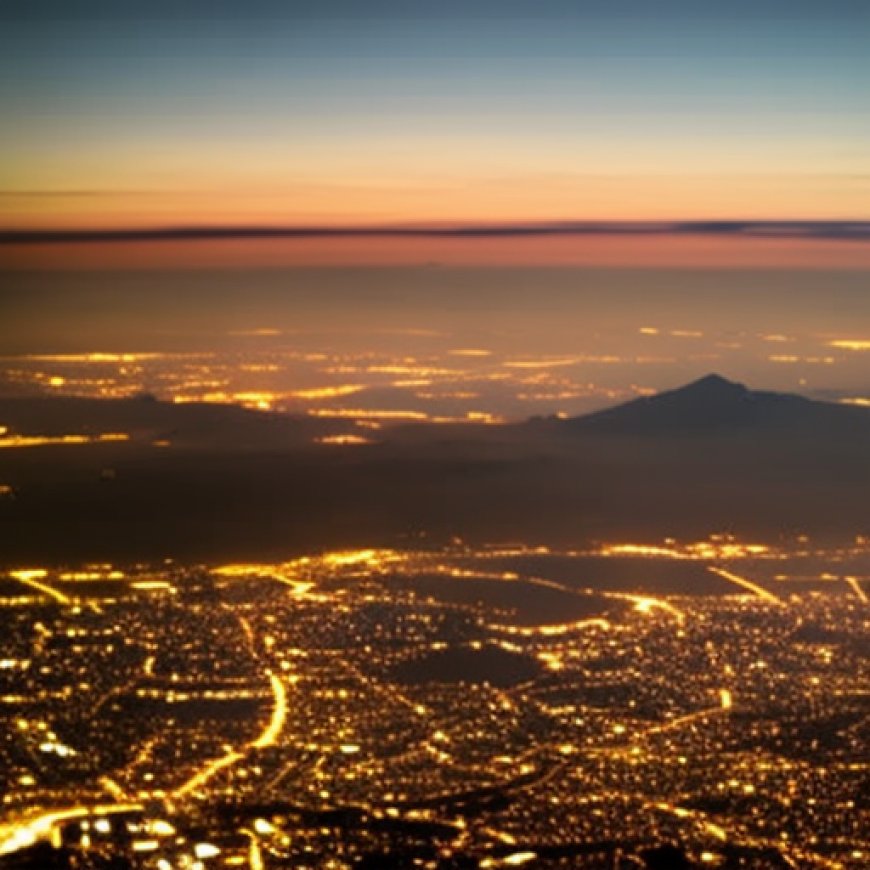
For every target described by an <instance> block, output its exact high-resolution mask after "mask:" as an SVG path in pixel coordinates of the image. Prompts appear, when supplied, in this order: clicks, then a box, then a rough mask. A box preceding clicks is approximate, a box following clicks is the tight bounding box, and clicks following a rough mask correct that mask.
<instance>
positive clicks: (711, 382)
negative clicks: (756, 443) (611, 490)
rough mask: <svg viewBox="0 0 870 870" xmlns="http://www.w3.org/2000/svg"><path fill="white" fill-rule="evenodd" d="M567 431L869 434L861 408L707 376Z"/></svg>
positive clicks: (869, 421) (579, 420)
mask: <svg viewBox="0 0 870 870" xmlns="http://www.w3.org/2000/svg"><path fill="white" fill-rule="evenodd" d="M564 426H565V427H566V428H567V429H568V430H571V431H575V432H578V433H580V432H582V433H589V434H593V433H601V434H612V435H617V434H618V435H638V436H643V435H679V434H701V433H708V434H728V433H729V432H733V431H735V430H744V431H748V430H751V431H753V432H754V433H755V434H758V435H764V434H767V433H770V434H778V435H781V436H786V435H792V436H798V435H802V436H813V435H818V436H820V437H822V436H827V437H831V436H836V437H842V436H845V435H859V434H865V435H867V434H870V414H868V413H867V412H866V411H865V410H864V409H862V408H856V407H852V406H846V405H838V404H833V403H830V402H818V401H814V400H812V399H807V398H804V397H803V396H797V395H793V394H789V393H774V392H766V391H760V390H750V389H749V388H747V387H746V386H744V385H743V384H739V383H736V382H734V381H729V380H727V379H726V378H723V377H722V376H721V375H717V374H710V375H707V376H706V377H703V378H700V379H699V380H697V381H693V382H692V383H690V384H687V385H685V386H683V387H679V388H678V389H675V390H669V391H666V392H662V393H657V394H656V395H654V396H648V397H643V398H640V399H635V400H633V401H631V402H627V403H625V404H623V405H617V406H615V407H613V408H607V409H606V410H604V411H599V412H597V413H593V414H588V415H586V416H583V417H575V418H573V419H571V420H567V421H565V422H564Z"/></svg>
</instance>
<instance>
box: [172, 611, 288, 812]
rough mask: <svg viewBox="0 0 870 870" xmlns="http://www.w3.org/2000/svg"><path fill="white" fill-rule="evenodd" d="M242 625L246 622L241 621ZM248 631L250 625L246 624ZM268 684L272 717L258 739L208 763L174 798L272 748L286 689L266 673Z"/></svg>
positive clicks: (280, 725)
mask: <svg viewBox="0 0 870 870" xmlns="http://www.w3.org/2000/svg"><path fill="white" fill-rule="evenodd" d="M242 622H243V624H244V623H245V622H246V621H245V620H242ZM248 629H250V625H249V624H248ZM268 676H269V682H270V683H271V685H272V695H273V697H274V701H275V703H274V706H273V708H272V715H271V717H270V718H269V722H268V723H267V725H266V727H265V728H264V729H263V731H262V732H261V733H260V735H259V737H257V738H256V739H254V740H252V741H251V742H250V743H248V744H247V746H246V747H245V748H244V749H243V750H239V749H228V750H227V752H226V754H224V755H222V756H220V757H218V758H215V759H213V760H212V761H210V762H209V763H208V764H207V765H206V766H205V767H204V768H202V770H200V771H199V772H198V773H196V774H194V775H193V776H192V777H190V779H188V780H187V781H186V782H184V783H182V785H180V786H179V787H178V788H177V789H175V790H174V791H173V793H172V796H173V797H174V798H183V797H186V796H187V795H189V794H191V793H192V792H195V791H196V790H197V789H199V788H201V787H202V786H203V785H205V784H206V783H207V782H208V781H209V780H210V779H211V778H212V777H213V776H215V774H217V773H220V771H222V770H224V769H225V768H227V767H230V766H231V765H233V764H235V763H236V762H237V761H241V760H242V759H243V758H245V756H246V754H247V751H248V750H251V749H265V748H266V747H268V746H274V745H275V743H276V742H277V740H278V737H279V736H280V734H281V731H283V729H284V724H285V723H286V721H287V689H286V687H285V685H284V683H283V681H282V680H281V679H280V677H278V676H276V675H275V674H273V673H272V672H271V671H270V672H269V673H268Z"/></svg>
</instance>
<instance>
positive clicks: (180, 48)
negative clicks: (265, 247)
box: [0, 0, 870, 228]
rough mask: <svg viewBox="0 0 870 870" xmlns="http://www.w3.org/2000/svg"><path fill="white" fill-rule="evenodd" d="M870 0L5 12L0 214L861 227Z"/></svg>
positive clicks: (32, 218)
mask: <svg viewBox="0 0 870 870" xmlns="http://www.w3.org/2000/svg"><path fill="white" fill-rule="evenodd" d="M868 93H870V6H868V4H867V3H866V2H864V0H854V2H849V0H824V2H822V0H820V2H812V0H782V2H779V0H776V2H773V0H733V2H729V3H727V4H723V3H708V2H703V0H702V2H699V0H694V2H689V0H659V2H654V3H653V2H649V0H585V2H584V0H573V2H556V0H535V2H516V0H479V2H474V0H465V2H454V0H440V2H437V3H436V2H413V0H410V2H409V0H405V2H383V0H366V2H361V0H317V2H292V0H273V2H270V0H254V2H245V3H239V2H223V0H213V2H209V3H205V2H199V3H195V2H192V0H150V2H147V3H130V2H117V0H104V2H89V0H75V2H71V0H5V2H3V3H2V4H0V113H2V118H3V123H2V125H0V226H2V227H7V228H9V227H65V226H67V227H68V226H78V227H94V226H100V227H105V226H142V225H149V226H150V225H167V224H170V225H187V224H236V225H238V224H258V223H260V224H262V223H272V224H275V223H279V224H305V223H312V222H316V223H327V224H329V223H335V224H346V225H347V224H350V225H353V224H368V223H379V222H409V221H475V220H497V221H502V220H510V221H516V220H520V221H530V220H550V219H560V218H575V219H618V220H640V219H652V220H657V219H674V218H737V219H745V218H772V219H790V218H791V219H793V218H807V219H863V218H866V217H867V216H868V207H867V206H868V202H870V148H868V142H870V112H868V104H867V94H868Z"/></svg>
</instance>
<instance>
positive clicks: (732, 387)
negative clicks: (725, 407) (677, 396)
mask: <svg viewBox="0 0 870 870" xmlns="http://www.w3.org/2000/svg"><path fill="white" fill-rule="evenodd" d="M671 392H672V393H688V392H692V393H708V394H711V395H712V394H716V395H719V396H724V395H742V394H744V393H748V392H749V390H748V389H747V388H746V387H745V386H744V385H743V384H739V383H737V382H736V381H729V380H728V379H727V378H723V377H722V375H717V374H716V373H715V372H712V373H711V374H709V375H704V377H703V378H698V380H697V381H692V382H691V383H689V384H686V385H685V386H684V387H680V388H678V389H676V390H671Z"/></svg>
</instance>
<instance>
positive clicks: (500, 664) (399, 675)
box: [388, 646, 541, 689]
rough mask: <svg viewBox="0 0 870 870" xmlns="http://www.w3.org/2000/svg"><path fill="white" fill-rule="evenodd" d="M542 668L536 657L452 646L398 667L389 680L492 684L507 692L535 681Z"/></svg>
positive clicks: (491, 647)
mask: <svg viewBox="0 0 870 870" xmlns="http://www.w3.org/2000/svg"><path fill="white" fill-rule="evenodd" d="M540 672H541V666H540V665H539V664H538V662H536V661H535V660H534V659H533V658H530V657H529V656H525V655H522V654H520V653H514V652H509V651H507V650H503V649H500V648H499V647H495V646H484V647H481V648H480V649H474V648H472V647H464V646H463V647H449V648H448V649H444V650H436V651H435V652H431V653H428V654H427V655H425V656H421V657H419V658H414V659H408V660H406V661H403V662H400V663H399V664H397V665H395V666H394V667H393V668H392V669H391V672H390V674H389V675H388V676H389V679H391V680H393V681H394V682H397V683H401V684H403V685H419V684H421V683H489V684H490V685H491V686H497V687H498V688H501V689H507V688H510V687H511V686H516V685H518V684H520V683H525V682H528V681H529V680H533V679H534V678H535V677H536V676H538V674H539V673H540Z"/></svg>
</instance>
